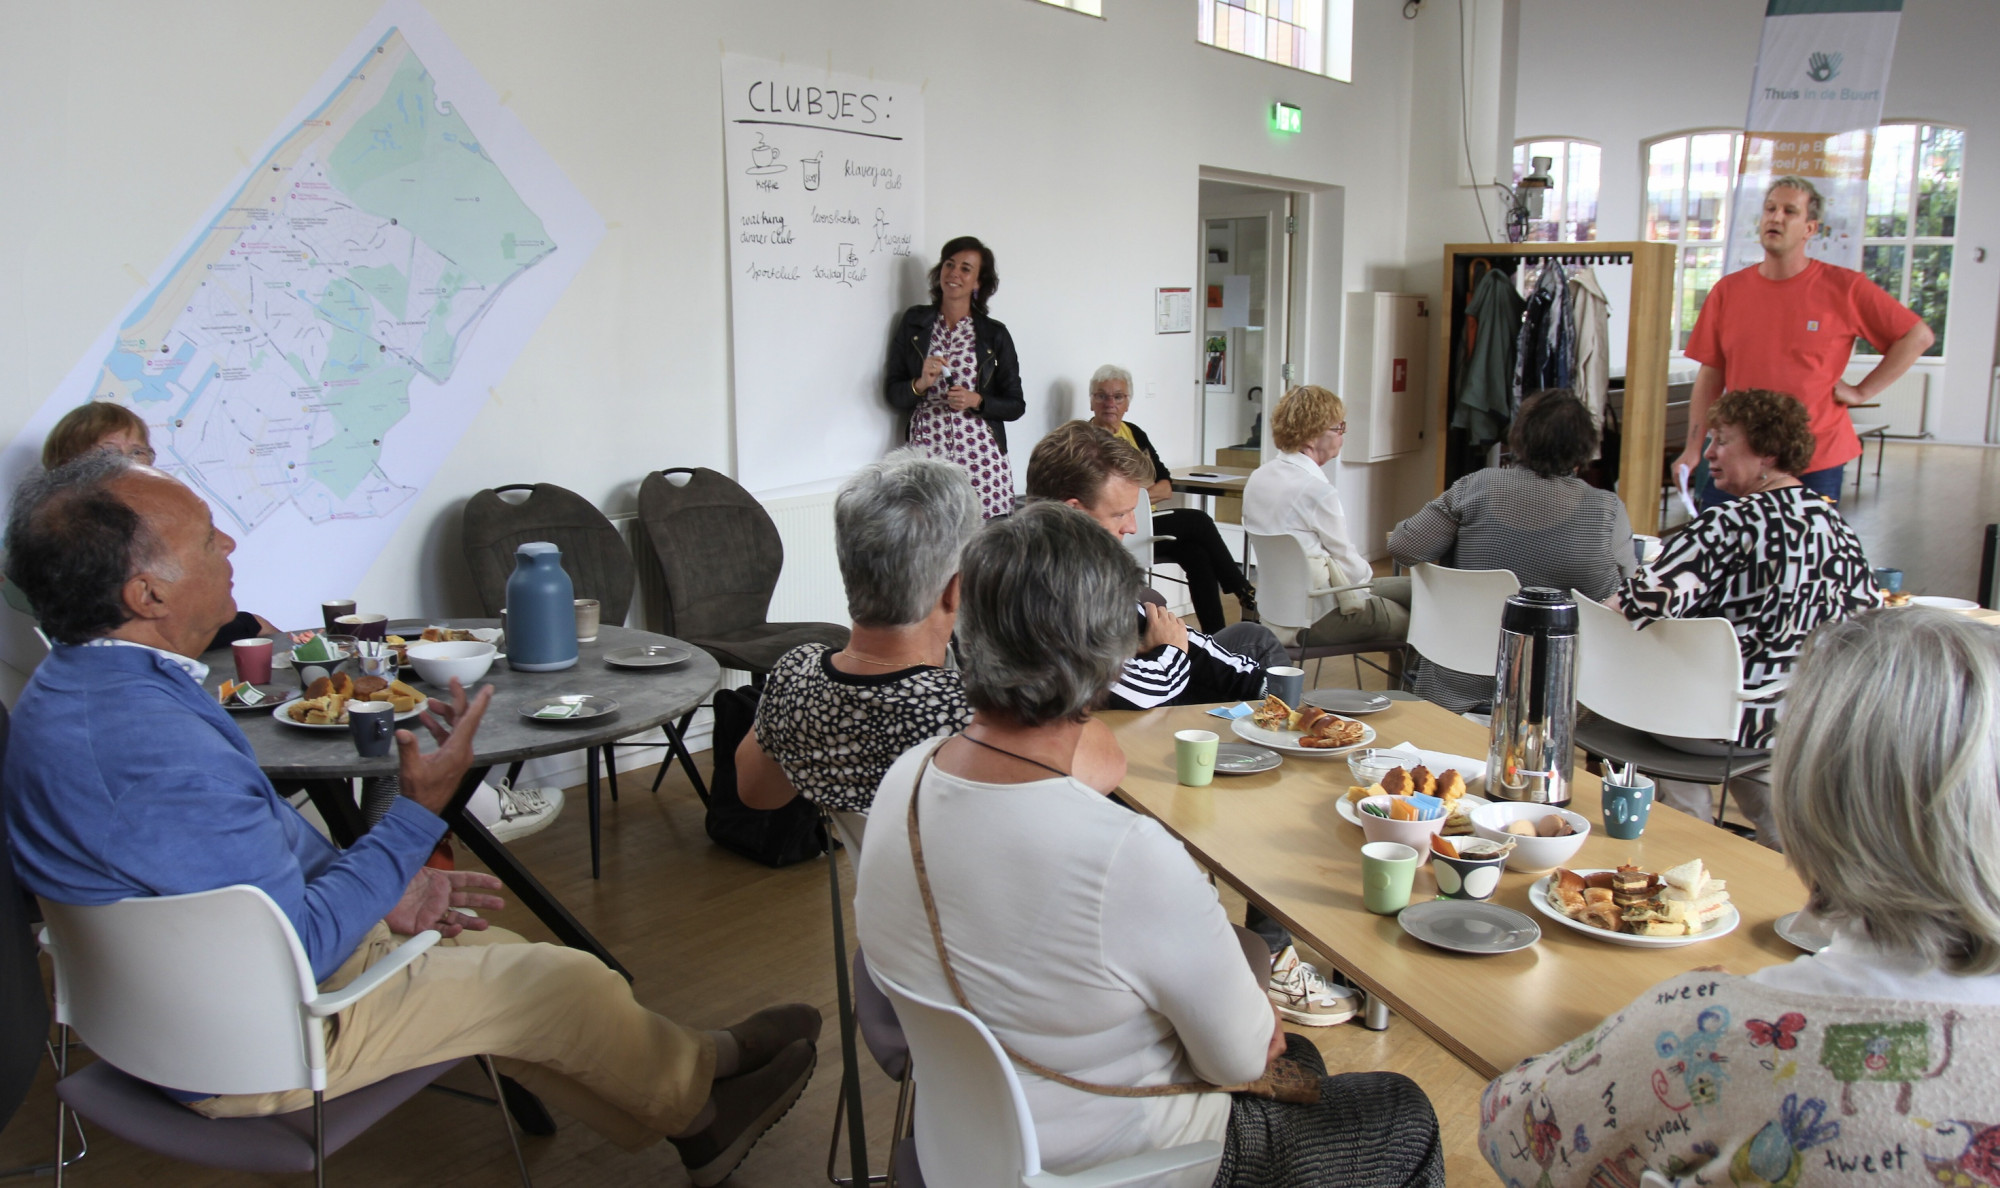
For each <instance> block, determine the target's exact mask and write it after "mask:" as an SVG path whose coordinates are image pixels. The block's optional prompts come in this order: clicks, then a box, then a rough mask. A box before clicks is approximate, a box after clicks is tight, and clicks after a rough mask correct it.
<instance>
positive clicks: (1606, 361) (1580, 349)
mask: <svg viewBox="0 0 2000 1188" xmlns="http://www.w3.org/2000/svg"><path fill="white" fill-rule="evenodd" d="M1569 296H1570V318H1571V322H1572V324H1573V325H1574V327H1575V333H1576V366H1575V367H1574V368H1573V369H1572V373H1571V375H1570V387H1571V390H1572V391H1574V392H1575V393H1576V398H1577V399H1578V400H1581V401H1583V406H1584V407H1585V408H1587V409H1589V410H1590V419H1591V420H1592V421H1594V422H1596V423H1597V427H1598V428H1599V429H1602V428H1603V427H1604V405H1605V402H1606V400H1607V399H1609V396H1610V392H1611V303H1610V302H1609V301H1607V300H1605V298H1604V289H1603V288H1602V287H1600V286H1599V285H1598V283H1597V273H1596V272H1594V271H1592V270H1591V269H1590V268H1589V266H1587V265H1586V266H1585V267H1582V268H1579V269H1577V270H1576V271H1574V272H1572V273H1570V274H1569Z"/></svg>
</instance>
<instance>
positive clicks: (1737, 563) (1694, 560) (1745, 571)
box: [1617, 389, 1880, 848]
mask: <svg viewBox="0 0 2000 1188" xmlns="http://www.w3.org/2000/svg"><path fill="white" fill-rule="evenodd" d="M1709 425H1710V427H1711V428H1712V429H1713V430H1714V434H1713V436H1712V437H1711V438H1710V441H1709V446H1708V453H1707V458H1708V468H1709V470H1710V472H1711V473H1712V474H1713V475H1714V476H1715V481H1716V485H1718V486H1719V487H1721V488H1722V489H1723V490H1724V491H1726V492H1728V493H1729V494H1731V495H1735V496H1738V497H1739V498H1737V499H1736V500H1734V501H1733V502H1731V503H1727V504H1723V505H1721V506H1719V507H1712V508H1710V509H1708V510H1707V511H1705V512H1703V513H1702V514H1701V515H1699V516H1697V517H1695V519H1694V521H1693V522H1692V523H1690V524H1689V525H1688V526H1687V527H1686V528H1685V529H1683V530H1682V531H1681V533H1680V534H1679V535H1678V536H1675V537H1674V538H1673V539H1672V540H1671V541H1669V542H1668V544H1667V546H1666V548H1665V549H1664V550H1663V551H1662V552H1661V554H1660V556H1659V558H1658V559H1657V560H1656V561H1654V562H1653V564H1652V565H1650V566H1648V567H1647V568H1646V569H1643V570H1641V571H1640V572H1639V573H1637V574H1636V575H1634V576H1633V577H1630V578H1628V579H1626V581H1625V583H1624V585H1623V587H1622V588H1621V589H1620V590H1619V594H1618V600H1617V605H1618V608H1619V609H1620V610H1622V611H1624V613H1625V617H1626V618H1628V619H1631V620H1632V621H1634V622H1637V623H1644V622H1648V621H1651V620H1655V619H1698V618H1723V619H1727V620H1729V621H1730V623H1732V624H1733V625H1734V626H1735V628H1736V638H1737V641H1738V643H1739V644H1740V645H1741V647H1742V651H1743V683H1744V685H1745V686H1746V687H1754V686H1756V685H1761V684H1764V683H1765V682H1767V681H1771V680H1775V679H1776V678H1778V677H1781V676H1784V675H1786V674H1787V673H1789V672H1791V670H1792V665H1794V664H1795V663H1797V662H1798V658H1799V653H1800V651H1801V650H1802V649H1803V648H1804V647H1805V642H1806V637H1807V636H1808V635H1810V634H1812V631H1813V629H1814V628H1815V627H1818V626H1819V625H1820V624H1822V623H1831V622H1835V621H1837V620H1840V619H1845V618H1847V617H1848V616H1849V615H1852V614H1855V613H1857V612H1860V611H1864V610H1868V609H1870V608H1872V607H1875V606H1877V605H1879V604H1880V596H1879V595H1878V594H1877V593H1876V591H1875V582H1874V579H1873V577H1872V575H1871V574H1870V573H1869V569H1868V558H1867V556H1866V555H1865V554H1863V552H1862V551H1861V541H1860V540H1859V539H1857V538H1856V537H1855V535H1854V532H1853V530H1852V529H1850V528H1849V527H1848V526H1847V521H1845V520H1843V519H1841V517H1840V513H1839V512H1838V511H1836V510H1834V507H1833V505H1832V504H1831V503H1828V502H1827V501H1826V500H1825V499H1824V498H1822V497H1821V496H1819V495H1817V494H1815V493H1814V492H1812V491H1809V490H1807V489H1806V488H1805V487H1803V486H1801V485H1800V483H1799V480H1798V477H1797V475H1798V472H1799V471H1800V470H1802V469H1804V468H1805V467H1806V466H1807V465H1808V464H1809V463H1810V462H1811V460H1812V452H1813V435H1812V430H1811V429H1810V428H1809V427H1808V422H1807V419H1806V411H1805V406H1804V405H1802V404H1800V403H1799V402H1798V401H1797V400H1794V399H1792V398H1791V397H1790V396H1786V395H1784V394H1783V393H1780V392H1769V391H1763V390H1761V389H1748V390H1744V391H1740V392H1730V393H1727V394H1725V395H1724V396H1723V397H1722V399H1720V400H1718V401H1716V403H1715V406H1714V408H1713V409H1712V410H1711V411H1710V412H1709ZM1777 719H1778V711H1777V706H1776V705H1775V704H1773V703H1765V704H1762V705H1751V706H1749V707H1747V709H1746V711H1745V713H1744V715H1743V719H1742V728H1741V729H1740V730H1739V731H1738V732H1737V735H1736V740H1735V741H1736V745H1737V746H1738V747H1739V748H1750V749H1757V750H1762V749H1764V748H1767V747H1769V746H1770V745H1771V736H1772V733H1773V732H1774V731H1775V729H1776V727H1777ZM1665 741H1667V742H1669V743H1674V744H1676V745H1685V746H1686V747H1687V749H1689V750H1696V751H1703V750H1710V749H1712V747H1713V746H1714V745H1715V744H1713V743H1711V744H1709V746H1706V747H1704V746H1701V745H1699V744H1698V743H1695V742H1693V741H1690V740H1673V739H1669V740H1665ZM1715 753H1718V754H1719V753H1720V752H1719V751H1717V752H1715ZM1763 778H1764V777H1763V776H1761V775H1759V776H1755V777H1747V778H1742V779H1735V780H1731V781H1730V791H1731V792H1732V793H1735V794H1736V795H1737V797H1738V801H1739V803H1740V804H1741V805H1742V807H1743V811H1744V812H1745V813H1746V814H1748V815H1749V816H1750V817H1751V819H1752V820H1753V821H1755V822H1756V823H1757V834H1758V840H1760V841H1762V842H1764V843H1765V844H1767V845H1770V846H1772V847H1773V848H1777V847H1776V842H1777V832H1776V831H1777V827H1776V824H1775V823H1774V822H1773V821H1772V820H1771V817H1770V808H1769V787H1768V785H1766V784H1764V783H1763V782H1762V781H1763ZM1659 796H1660V799H1661V800H1663V801H1665V802H1666V803H1668V804H1671V805H1673V806H1674V807H1675V808H1679V809H1682V810H1683V811H1685V812H1691V813H1694V814H1695V815H1697V816H1701V817H1707V816H1708V815H1710V813H1711V811H1712V810H1711V808H1710V799H1709V792H1708V789H1707V788H1706V787H1703V786H1701V785H1699V784H1686V785H1683V784H1680V783H1679V782H1678V781H1672V780H1661V781H1659Z"/></svg>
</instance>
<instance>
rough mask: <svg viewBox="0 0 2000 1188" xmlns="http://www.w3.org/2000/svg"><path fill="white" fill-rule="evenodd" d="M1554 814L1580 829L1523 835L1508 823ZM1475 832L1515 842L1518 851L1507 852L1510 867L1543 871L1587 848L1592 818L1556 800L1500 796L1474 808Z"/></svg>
mask: <svg viewBox="0 0 2000 1188" xmlns="http://www.w3.org/2000/svg"><path fill="white" fill-rule="evenodd" d="M1550 816H1561V817H1562V818H1563V819H1564V820H1565V821H1568V822H1569V824H1570V828H1572V829H1574V830H1576V832H1575V833H1572V834H1570V835H1569V836H1568V837H1522V836H1520V835H1519V834H1515V833H1508V832H1507V831H1506V827H1507V826H1508V825H1511V824H1513V823H1514V822H1516V821H1539V820H1541V819H1542V818H1543V817H1550ZM1472 832H1473V835H1474V836H1475V837H1483V838H1485V839H1486V840H1487V841H1491V842H1500V843H1502V844H1505V843H1507V842H1513V843H1514V852H1513V853H1512V854H1509V855H1507V869H1508V870H1518V871H1524V872H1526V873H1528V874H1540V873H1541V872H1543V871H1547V870H1554V869H1555V868H1556V867H1558V866H1561V865H1562V864H1563V863H1565V862H1568V861H1569V860H1570V859H1571V858H1574V857H1576V852H1577V851H1578V850H1581V849H1582V848H1583V842H1584V839H1585V838H1587V837H1589V836H1590V820H1589V818H1587V817H1584V816H1582V815H1581V814H1578V813H1573V812H1570V811H1569V810H1568V809H1566V808H1558V807H1556V806H1555V805H1553V804H1523V803H1520V802H1518V801H1508V800H1496V801H1494V802H1493V803H1492V804H1482V805H1478V806H1477V807H1475V808H1474V809H1473V810H1472Z"/></svg>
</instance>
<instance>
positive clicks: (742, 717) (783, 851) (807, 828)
mask: <svg viewBox="0 0 2000 1188" xmlns="http://www.w3.org/2000/svg"><path fill="white" fill-rule="evenodd" d="M762 694H763V690H761V689H756V688H750V689H718V690H716V692H715V734H714V738H713V740H712V742H711V746H712V747H713V748H714V750H713V754H714V756H715V769H714V772H713V774H712V775H711V776H710V777H709V781H708V814H707V817H706V819H705V821H704V822H703V824H704V825H705V826H706V828H707V830H708V838H709V840H710V841H712V842H714V843H715V844H716V845H718V846H721V847H722V848H723V849H726V850H731V851H733V852H735V853H738V854H741V855H742V856H743V857H745V858H748V859H750V860H751V861H753V862H761V863H763V864H764V865H765V866H773V867H776V866H790V865H791V864H792V863H794V862H804V861H805V860H806V859H808V858H815V857H818V856H819V855H821V854H824V853H825V852H826V851H827V840H826V827H825V826H824V825H822V824H820V815H819V806H818V805H816V804H814V803H813V802H812V801H810V800H807V799H806V798H805V797H803V796H800V797H797V798H795V799H794V800H792V801H791V802H790V803H788V804H786V805H784V806H783V807H781V808H775V809H768V810H766V809H753V808H751V807H750V806H748V805H746V804H744V803H743V801H742V800H741V799H740V798H739V797H738V796H737V795H736V744H737V743H740V742H742V741H743V739H744V736H745V735H748V734H749V733H750V731H751V729H752V728H753V727H754V726H755V725H756V723H757V701H758V699H759V698H760V697H761V696H762Z"/></svg>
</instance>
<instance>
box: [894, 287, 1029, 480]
mask: <svg viewBox="0 0 2000 1188" xmlns="http://www.w3.org/2000/svg"><path fill="white" fill-rule="evenodd" d="M937 320H938V307H937V306H935V305H913V306H911V307H910V308H909V309H906V310H904V311H903V317H902V320H901V321H899V322H897V323H896V332H895V333H894V334H891V335H890V336H889V360H888V362H887V363H885V364H883V367H882V392H883V395H885V396H887V397H888V398H889V405H890V407H892V408H894V409H896V410H898V411H900V412H909V411H911V410H912V409H914V408H916V407H917V402H918V401H919V400H920V399H922V397H920V396H919V395H918V394H917V393H916V392H914V391H912V390H911V388H910V383H911V381H912V380H915V379H916V378H917V377H918V376H920V375H922V374H923V373H924V359H925V358H927V357H928V356H929V355H930V350H931V331H932V329H933V328H935V327H936V325H937ZM972 337H973V342H974V344H975V348H974V349H975V350H976V351H977V353H978V356H979V376H978V380H977V382H975V383H974V384H973V385H972V390H973V391H975V392H977V393H979V395H980V397H981V398H982V399H981V400H980V404H979V415H980V416H982V417H985V418H986V423H987V424H988V425H990V426H992V428H993V440H994V441H996V442H999V443H1000V452H1001V453H1003V454H1004V453H1006V452H1007V427H1006V425H1005V424H1004V422H1007V421H1018V420H1020V419H1021V414H1022V413H1024V412H1027V411H1028V402H1027V400H1026V399H1024V398H1023V397H1022V396H1021V361H1020V360H1019V359H1018V358H1016V357H1015V355H1014V337H1013V335H1011V334H1009V333H1007V327H1006V326H1004V325H1002V324H1001V323H999V322H996V321H994V320H993V319H992V318H989V317H987V316H986V315H984V314H977V313H976V314H973V315H972ZM903 433H904V436H906V437H907V436H908V435H909V425H908V422H907V421H906V422H905V423H904V427H903Z"/></svg>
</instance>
